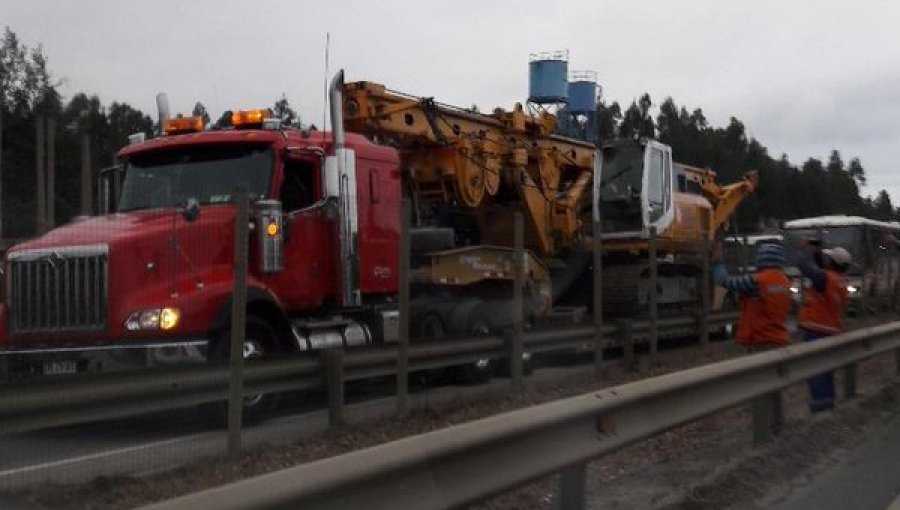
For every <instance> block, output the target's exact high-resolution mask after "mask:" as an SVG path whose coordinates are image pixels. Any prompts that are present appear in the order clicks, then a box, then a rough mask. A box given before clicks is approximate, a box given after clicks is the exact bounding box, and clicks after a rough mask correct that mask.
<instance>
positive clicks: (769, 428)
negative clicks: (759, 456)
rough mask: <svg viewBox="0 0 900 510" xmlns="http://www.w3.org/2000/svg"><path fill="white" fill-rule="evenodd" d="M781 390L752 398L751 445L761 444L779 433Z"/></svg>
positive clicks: (780, 423)
mask: <svg viewBox="0 0 900 510" xmlns="http://www.w3.org/2000/svg"><path fill="white" fill-rule="evenodd" d="M781 405H782V402H781V392H780V391H775V392H773V393H768V394H766V395H760V396H758V397H756V398H754V399H753V400H752V404H751V406H752V411H753V445H754V446H756V445H760V444H763V443H765V442H767V441H769V440H770V439H772V438H773V437H775V436H777V435H778V434H779V433H781V425H782V412H783V411H782V407H781Z"/></svg>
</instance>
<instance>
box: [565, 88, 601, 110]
mask: <svg viewBox="0 0 900 510" xmlns="http://www.w3.org/2000/svg"><path fill="white" fill-rule="evenodd" d="M596 109H597V82H595V81H573V82H569V111H570V112H572V113H575V114H579V113H590V112H593V111H594V110H596Z"/></svg>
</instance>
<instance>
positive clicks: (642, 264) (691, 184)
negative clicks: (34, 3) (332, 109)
mask: <svg viewBox="0 0 900 510" xmlns="http://www.w3.org/2000/svg"><path fill="white" fill-rule="evenodd" d="M343 113H344V122H345V125H346V129H347V130H348V131H352V132H356V133H361V134H364V135H366V136H368V137H369V138H371V139H373V140H375V141H377V142H378V143H380V144H384V145H390V146H393V147H395V148H397V150H398V151H399V153H400V158H401V172H402V178H401V180H402V183H403V186H404V193H405V195H406V196H407V197H409V198H410V200H411V202H412V205H413V218H414V227H415V229H416V230H421V231H422V232H427V233H428V234H429V235H427V236H414V242H413V248H414V251H415V250H418V251H420V252H429V257H430V258H429V260H430V261H431V262H430V264H431V267H432V268H435V269H437V268H440V270H433V271H428V272H425V273H424V276H422V278H423V279H424V280H428V279H429V278H432V279H434V278H437V276H435V275H437V274H440V278H441V279H442V280H441V283H446V282H447V281H449V280H454V279H455V276H454V274H455V273H454V272H455V271H459V276H458V279H459V281H465V282H466V285H471V284H473V283H489V282H494V283H496V282H498V281H501V282H502V281H506V282H508V281H509V279H510V278H511V275H512V272H511V271H505V272H504V271H499V272H493V273H489V272H485V273H479V276H478V277H477V278H474V279H473V278H472V276H471V273H472V271H471V270H472V267H473V266H472V264H468V265H467V263H466V262H465V261H464V260H463V259H462V257H468V259H467V260H468V261H470V262H471V260H473V259H472V257H473V256H475V257H476V258H477V256H478V255H479V254H480V253H481V254H486V253H488V252H489V251H490V249H491V248H490V247H500V248H505V249H506V251H501V252H497V251H493V252H491V253H494V254H496V253H505V254H506V255H503V256H505V257H507V258H508V257H509V255H508V254H509V252H508V248H509V247H511V246H512V245H513V230H514V229H513V219H514V213H515V212H517V211H521V212H522V213H523V214H524V216H525V218H526V235H525V246H526V247H527V248H528V249H529V250H530V251H531V253H532V254H533V255H535V256H536V258H537V259H539V260H540V261H541V262H542V263H543V264H544V265H545V266H546V268H547V271H546V272H542V271H529V277H530V278H537V279H539V280H545V279H546V277H545V276H544V277H542V276H540V275H546V274H549V275H550V276H549V279H550V280H551V281H552V286H553V288H552V295H553V299H552V301H553V302H554V303H565V304H571V305H576V306H584V307H590V305H591V302H590V301H591V294H590V292H584V289H585V286H586V285H587V286H589V285H590V282H591V278H590V273H589V271H590V270H591V267H590V261H591V258H592V257H591V253H590V250H591V246H592V237H591V235H592V224H593V218H599V219H600V221H601V224H602V232H603V238H604V242H603V251H604V267H605V271H604V275H605V276H604V282H605V284H604V311H605V312H607V313H616V314H623V313H630V314H633V313H634V312H635V311H636V310H639V309H640V307H639V306H637V305H639V304H640V303H641V302H644V301H646V299H647V292H648V289H647V287H646V274H647V267H648V260H647V249H648V236H649V233H650V229H651V228H654V229H655V230H656V232H657V239H658V256H659V261H660V266H659V267H660V270H659V276H660V279H659V286H658V288H657V290H656V291H657V294H658V303H659V304H660V306H662V307H667V308H682V307H692V306H695V304H696V303H697V289H698V284H699V275H700V271H699V266H698V260H699V259H698V257H697V255H698V254H699V251H698V250H700V249H701V246H705V244H703V243H701V241H703V240H710V239H712V238H713V237H714V235H715V233H716V231H717V230H718V229H719V228H720V227H721V226H722V225H723V224H724V223H725V222H727V220H728V218H729V217H730V216H731V214H732V213H733V212H734V210H735V208H736V207H737V206H738V205H739V204H740V202H741V201H742V200H743V199H744V197H746V196H747V195H748V194H749V193H751V192H752V191H753V190H754V189H755V186H756V174H755V173H752V172H751V173H748V174H747V175H746V176H745V177H744V179H743V180H741V181H739V182H737V183H734V184H730V185H727V186H720V185H718V184H716V182H715V173H714V172H713V171H711V170H708V169H699V168H694V167H690V166H686V165H681V164H677V163H673V162H672V153H671V149H670V148H669V147H668V146H666V145H663V144H661V143H658V142H655V141H651V140H619V141H613V142H610V143H607V144H604V145H602V146H601V147H599V148H598V147H595V146H594V145H593V144H591V143H588V142H583V141H580V140H575V139H570V138H565V137H561V136H558V135H555V134H553V133H554V130H555V127H556V118H555V117H554V116H553V115H551V114H549V113H547V112H541V113H539V114H536V115H532V114H530V113H527V112H526V111H525V110H524V109H523V107H522V105H521V104H516V105H515V107H514V108H513V109H512V110H511V111H504V110H501V109H497V110H494V111H493V112H492V113H490V114H481V113H477V112H474V111H470V110H465V109H461V108H457V107H452V106H448V105H444V104H440V103H437V102H435V101H434V99H433V98H427V97H415V96H409V95H406V94H402V93H399V92H395V91H391V90H389V89H387V88H386V87H385V86H383V85H380V84H375V83H370V82H354V83H348V84H346V85H345V86H344V89H343ZM592 211H593V214H592ZM436 232H438V233H442V234H443V235H435V233H436ZM417 237H418V238H419V239H420V240H426V242H420V243H417V242H416V241H415V239H416V238H417ZM436 238H439V239H442V240H443V241H441V242H433V241H434V240H435V239H436ZM429 239H430V240H431V242H427V240H429ZM460 246H463V247H467V248H466V249H460V248H458V247H460ZM480 250H488V251H485V252H482V251H480ZM457 259H458V260H457ZM500 265H501V266H503V264H500ZM538 265H539V264H536V263H535V264H532V267H536V266H538ZM504 267H509V265H508V264H506V265H505V266H504ZM448 275H449V276H448ZM529 283H532V284H534V285H533V286H534V287H535V288H539V289H541V290H542V292H538V294H542V295H544V296H546V295H547V293H548V292H549V291H548V290H547V289H546V285H549V282H547V281H542V282H529ZM504 295H507V296H508V293H504ZM532 301H534V300H532ZM538 301H541V303H540V304H538V303H534V302H532V303H531V305H530V306H531V310H532V313H533V314H535V315H540V313H542V312H545V311H546V310H548V309H549V305H550V300H549V299H539V300H538Z"/></svg>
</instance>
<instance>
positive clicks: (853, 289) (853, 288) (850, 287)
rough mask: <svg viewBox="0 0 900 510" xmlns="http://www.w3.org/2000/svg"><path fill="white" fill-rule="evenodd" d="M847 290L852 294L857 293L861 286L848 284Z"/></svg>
mask: <svg viewBox="0 0 900 510" xmlns="http://www.w3.org/2000/svg"><path fill="white" fill-rule="evenodd" d="M847 292H849V293H850V294H856V293H857V292H859V287H857V286H856V285H847Z"/></svg>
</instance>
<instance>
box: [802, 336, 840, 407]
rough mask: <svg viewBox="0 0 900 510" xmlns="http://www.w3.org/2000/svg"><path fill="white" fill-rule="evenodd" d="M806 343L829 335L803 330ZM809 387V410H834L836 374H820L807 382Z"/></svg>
mask: <svg viewBox="0 0 900 510" xmlns="http://www.w3.org/2000/svg"><path fill="white" fill-rule="evenodd" d="M802 332H803V341H804V342H815V341H816V340H818V339H820V338H825V337H827V336H830V335H828V334H827V333H819V332H818V331H810V330H808V329H804V330H802ZM807 385H808V386H809V410H810V411H812V412H814V413H818V412H821V411H830V410H831V409H834V374H833V373H832V372H826V373H824V374H819V375H817V376H815V377H813V378H811V379H809V380H808V381H807Z"/></svg>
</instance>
